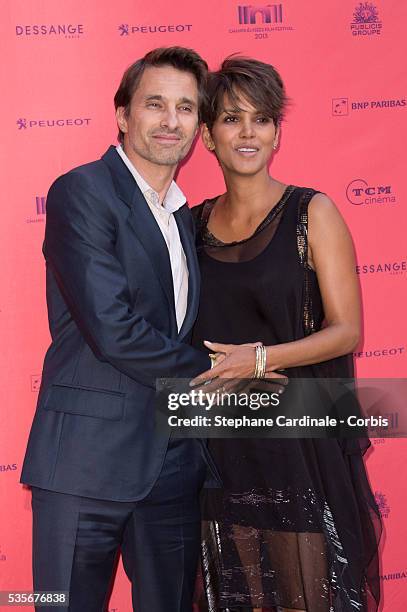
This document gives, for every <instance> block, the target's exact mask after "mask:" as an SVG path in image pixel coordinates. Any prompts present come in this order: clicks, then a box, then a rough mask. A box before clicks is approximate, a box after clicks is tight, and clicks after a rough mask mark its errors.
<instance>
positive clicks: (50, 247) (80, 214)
mask: <svg viewBox="0 0 407 612" xmlns="http://www.w3.org/2000/svg"><path fill="white" fill-rule="evenodd" d="M97 193H98V192H97V190H96V188H94V187H92V183H91V181H90V180H89V179H88V178H87V177H84V176H83V175H81V174H79V173H75V172H71V173H69V174H68V175H64V176H62V177H60V178H59V179H57V181H55V183H54V184H53V185H52V187H51V189H50V191H49V194H48V198H47V224H46V231H45V241H44V255H45V257H46V260H47V263H48V265H50V266H51V270H52V272H53V273H54V275H55V277H56V280H57V283H58V286H59V288H60V291H61V293H62V295H63V297H64V300H65V302H66V304H67V306H68V308H69V310H70V313H71V315H72V317H73V319H74V320H75V322H76V324H77V325H78V327H79V328H80V330H81V333H82V334H83V336H84V337H85V340H86V341H87V343H88V344H89V346H90V347H91V348H92V350H93V352H94V354H95V355H96V356H97V358H98V359H100V360H102V361H107V362H109V363H111V365H112V366H114V367H115V368H117V369H118V370H120V371H121V372H123V373H124V374H126V375H127V376H130V377H131V378H133V379H134V380H136V381H138V382H140V383H141V384H144V385H148V386H150V387H155V379H156V378H161V377H163V378H166V377H169V378H171V377H174V378H175V377H185V378H188V377H193V376H196V375H197V374H199V373H200V372H202V371H203V370H205V369H208V368H209V367H210V363H209V358H208V357H207V355H205V354H204V353H203V352H200V351H198V350H196V349H194V348H192V347H191V346H189V345H187V344H184V343H181V342H177V341H175V340H171V339H170V338H168V337H167V336H165V335H164V334H163V333H161V332H160V331H159V330H157V329H155V328H154V327H153V326H152V325H150V324H149V323H148V322H147V321H146V320H145V319H144V318H143V317H142V316H141V315H140V314H139V313H137V312H136V311H135V310H134V309H132V306H131V301H130V294H129V289H128V285H127V279H126V276H125V274H124V271H123V268H122V266H121V264H120V261H119V260H118V259H117V257H116V255H115V249H114V242H115V225H114V219H113V215H112V213H111V211H110V209H109V207H108V206H107V205H106V203H104V202H103V200H102V199H101V198H100V197H99V198H98V197H97V195H96V194H97Z"/></svg>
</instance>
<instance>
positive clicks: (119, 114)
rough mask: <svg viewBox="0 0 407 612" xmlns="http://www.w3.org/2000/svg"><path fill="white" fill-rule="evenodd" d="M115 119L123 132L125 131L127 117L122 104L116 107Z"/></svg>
mask: <svg viewBox="0 0 407 612" xmlns="http://www.w3.org/2000/svg"><path fill="white" fill-rule="evenodd" d="M116 121H117V125H118V128H119V130H120V131H121V132H123V133H124V134H126V133H127V118H126V109H125V107H124V106H118V107H117V109H116Z"/></svg>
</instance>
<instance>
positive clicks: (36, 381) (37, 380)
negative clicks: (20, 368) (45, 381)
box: [31, 374, 41, 393]
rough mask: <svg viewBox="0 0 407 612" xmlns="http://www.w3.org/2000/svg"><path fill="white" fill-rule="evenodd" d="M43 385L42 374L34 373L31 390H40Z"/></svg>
mask: <svg viewBox="0 0 407 612" xmlns="http://www.w3.org/2000/svg"><path fill="white" fill-rule="evenodd" d="M40 386H41V374H32V375H31V391H32V392H33V393H36V392H38V391H39V390H40Z"/></svg>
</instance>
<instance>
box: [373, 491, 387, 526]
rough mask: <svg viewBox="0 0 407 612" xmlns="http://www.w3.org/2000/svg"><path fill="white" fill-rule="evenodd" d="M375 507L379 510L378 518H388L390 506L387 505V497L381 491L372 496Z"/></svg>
mask: <svg viewBox="0 0 407 612" xmlns="http://www.w3.org/2000/svg"><path fill="white" fill-rule="evenodd" d="M374 497H375V500H376V504H377V507H378V508H379V512H380V516H381V517H382V518H386V519H387V518H389V514H390V506H389V504H388V503H387V497H386V496H385V494H384V493H382V492H381V491H376V492H375V494H374Z"/></svg>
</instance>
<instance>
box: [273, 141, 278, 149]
mask: <svg viewBox="0 0 407 612" xmlns="http://www.w3.org/2000/svg"><path fill="white" fill-rule="evenodd" d="M277 147H278V142H274V144H273V149H274V150H276V149H277Z"/></svg>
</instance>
